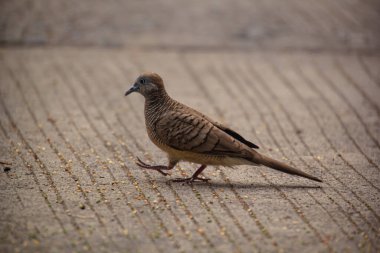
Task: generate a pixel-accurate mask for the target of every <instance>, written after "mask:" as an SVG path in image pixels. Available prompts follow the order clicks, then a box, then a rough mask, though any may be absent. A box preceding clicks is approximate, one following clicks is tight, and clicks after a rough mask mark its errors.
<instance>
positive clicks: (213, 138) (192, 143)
mask: <svg viewBox="0 0 380 253" xmlns="http://www.w3.org/2000/svg"><path fill="white" fill-rule="evenodd" d="M156 134H157V137H158V138H159V139H160V140H161V141H162V142H164V143H165V144H166V145H168V146H170V147H172V148H175V149H178V150H182V151H189V152H194V153H202V154H210V155H227V156H233V157H241V158H248V157H250V156H251V154H252V153H251V152H250V151H249V148H248V147H247V146H246V145H245V144H243V143H242V142H241V141H240V140H239V139H237V138H235V137H234V136H232V135H230V134H228V133H226V132H225V131H223V130H222V129H220V128H219V127H218V126H216V125H214V124H213V122H210V121H209V120H208V119H207V118H203V117H201V116H199V115H197V114H194V113H191V112H187V113H184V112H179V111H168V112H166V113H165V114H164V115H163V116H162V117H161V118H160V119H159V120H158V121H157V123H156ZM239 136H240V135H239Z"/></svg>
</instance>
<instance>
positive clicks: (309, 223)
mask: <svg viewBox="0 0 380 253" xmlns="http://www.w3.org/2000/svg"><path fill="white" fill-rule="evenodd" d="M223 70H224V71H227V72H226V76H225V77H226V78H231V81H235V83H237V84H239V85H240V82H239V81H238V82H236V80H238V75H235V74H234V73H233V72H232V71H230V70H229V69H227V68H224V69H223ZM221 81H222V80H221ZM248 100H249V101H250V102H251V104H252V106H253V108H257V109H258V108H260V106H258V104H256V102H255V99H252V98H249V99H248ZM258 113H259V116H260V119H261V121H262V122H263V123H264V126H265V129H266V130H267V132H268V134H269V136H270V138H271V140H272V141H273V142H274V144H275V146H277V148H278V149H279V150H280V152H281V154H282V155H283V156H284V157H286V158H288V159H289V157H287V156H286V154H285V152H284V151H283V150H282V148H281V145H280V144H279V143H278V141H277V139H276V138H275V137H274V135H273V133H272V131H271V129H270V127H269V124H268V122H267V121H266V119H265V117H264V114H263V113H262V112H261V111H260V110H259V109H258ZM290 163H292V162H290ZM293 166H294V164H293ZM265 178H266V179H267V177H265ZM267 180H268V179H267ZM273 185H274V184H273ZM276 188H278V186H276ZM278 190H279V191H280V192H282V193H283V194H281V195H282V196H285V197H286V199H287V200H288V201H289V202H292V201H293V200H291V199H290V198H289V197H288V196H287V195H286V194H285V193H284V192H283V191H281V189H279V188H278ZM290 204H291V206H292V207H295V206H296V204H295V203H290ZM294 211H295V212H296V214H297V215H299V216H300V218H301V219H302V220H303V221H304V223H305V224H306V225H307V226H308V227H309V228H310V229H311V230H312V231H313V232H314V233H315V235H316V236H317V237H318V238H319V239H320V241H321V242H322V243H325V241H324V239H323V236H322V235H321V234H320V233H319V231H318V230H317V229H316V228H315V227H314V226H313V225H312V224H311V222H310V221H309V220H308V219H307V218H306V216H305V214H303V211H302V210H301V208H300V207H297V208H294ZM327 247H328V248H329V249H330V246H329V245H328V244H327Z"/></svg>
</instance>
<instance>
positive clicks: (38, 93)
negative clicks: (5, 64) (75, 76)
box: [18, 62, 125, 252]
mask: <svg viewBox="0 0 380 253" xmlns="http://www.w3.org/2000/svg"><path fill="white" fill-rule="evenodd" d="M18 66H21V69H22V71H23V72H24V73H26V74H27V75H28V77H29V78H28V80H30V83H31V87H32V89H33V90H34V92H35V93H36V95H37V98H38V100H39V102H40V103H41V105H42V108H43V111H44V112H45V115H46V117H47V119H48V122H49V123H50V124H51V125H52V126H53V128H54V130H55V131H56V132H57V134H58V136H59V137H60V138H61V140H63V142H64V143H65V145H66V147H67V148H68V149H69V150H70V151H71V152H72V154H73V155H74V156H75V158H76V159H77V160H78V161H79V163H80V164H81V166H82V168H83V169H84V170H85V171H86V173H87V174H88V176H89V177H90V179H91V181H92V183H93V184H96V183H97V182H96V179H95V178H94V176H93V175H92V174H91V173H90V171H89V170H88V166H87V165H86V163H85V162H84V161H83V160H82V159H81V158H80V156H79V155H78V153H77V151H76V150H75V148H74V147H73V146H72V145H71V143H70V142H69V141H68V139H67V138H65V136H64V134H63V133H62V131H61V130H60V129H59V127H58V125H57V124H56V122H55V120H54V119H52V118H51V116H50V113H49V111H48V110H47V108H48V107H47V106H46V103H45V101H44V100H43V98H42V95H41V93H40V91H39V90H38V88H37V86H36V84H35V82H34V79H33V78H32V76H31V75H30V73H29V72H28V70H27V69H26V67H25V66H24V65H23V63H21V62H18ZM57 94H59V93H57ZM57 97H58V99H59V100H60V99H61V98H60V96H57ZM69 119H70V120H72V119H71V118H69ZM47 142H48V143H49V145H51V146H52V147H53V148H54V152H55V154H56V155H57V157H58V159H59V160H60V161H61V163H62V164H64V170H65V172H67V173H68V174H69V176H70V177H71V178H72V180H74V181H75V182H76V183H77V187H78V189H79V191H80V192H81V194H82V196H83V198H84V199H85V202H86V204H87V205H88V206H89V207H90V209H91V211H92V212H93V213H94V215H95V217H96V219H97V220H98V222H99V224H100V225H101V226H102V227H103V228H104V230H105V233H106V236H107V237H108V240H110V242H111V243H112V244H113V245H114V246H115V247H116V248H117V249H118V250H119V252H121V249H120V248H119V247H118V245H117V244H116V243H115V242H114V241H113V239H112V238H111V237H110V235H109V233H108V230H107V228H106V226H105V223H104V222H103V221H102V219H101V217H100V215H99V214H98V213H97V211H96V210H95V207H94V206H93V205H92V204H91V201H90V199H89V197H88V195H87V193H86V192H85V191H84V190H83V188H82V185H81V180H80V179H79V177H77V176H75V175H74V174H73V173H72V171H71V169H68V167H70V166H71V165H70V163H69V162H68V161H67V159H65V158H64V156H63V155H62V153H61V152H59V150H58V149H57V148H56V147H54V145H53V143H52V141H51V140H50V139H47ZM96 190H97V192H98V193H99V195H100V196H101V198H102V199H103V201H105V200H106V198H105V196H104V194H103V193H102V192H101V191H99V189H98V188H97V187H96ZM110 205H111V204H110ZM107 207H108V208H109V205H108V203H107ZM109 210H110V211H111V212H112V213H113V216H114V218H115V220H116V221H117V223H118V225H119V226H120V227H121V228H122V229H124V228H125V227H124V225H123V224H122V223H121V221H120V219H119V218H118V217H117V216H116V214H115V213H114V210H113V208H109Z"/></svg>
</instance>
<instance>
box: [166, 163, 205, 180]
mask: <svg viewBox="0 0 380 253" xmlns="http://www.w3.org/2000/svg"><path fill="white" fill-rule="evenodd" d="M206 167H207V165H204V164H203V165H202V166H201V167H199V168H198V169H197V171H196V172H195V173H194V174H193V175H192V176H191V177H187V178H176V179H174V180H173V182H186V183H192V182H195V181H206V182H208V181H209V180H210V178H203V177H198V176H199V174H201V172H202V171H203V170H204V169H206Z"/></svg>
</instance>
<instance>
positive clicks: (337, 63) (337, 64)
mask: <svg viewBox="0 0 380 253" xmlns="http://www.w3.org/2000/svg"><path fill="white" fill-rule="evenodd" d="M333 64H334V65H335V67H336V68H337V69H338V70H339V72H340V73H341V74H342V76H343V77H344V78H345V79H346V80H347V81H348V83H350V84H351V85H352V86H354V87H355V88H356V90H357V91H359V93H360V94H361V95H362V96H363V97H364V98H365V99H366V100H367V102H368V103H370V105H371V106H372V107H373V109H374V110H375V111H376V113H377V116H378V117H379V118H380V109H379V106H378V105H377V104H376V103H375V102H374V101H373V100H372V99H371V98H370V97H369V96H368V95H367V93H365V92H364V90H363V89H362V87H361V86H360V84H358V83H357V81H355V79H354V78H353V77H352V76H351V75H350V74H349V73H348V72H347V71H346V70H345V69H344V68H343V66H342V64H341V63H340V61H339V60H338V58H337V57H333Z"/></svg>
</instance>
